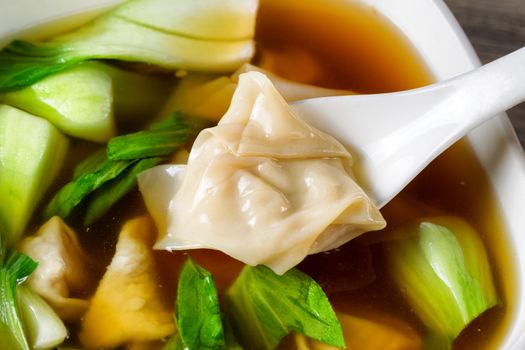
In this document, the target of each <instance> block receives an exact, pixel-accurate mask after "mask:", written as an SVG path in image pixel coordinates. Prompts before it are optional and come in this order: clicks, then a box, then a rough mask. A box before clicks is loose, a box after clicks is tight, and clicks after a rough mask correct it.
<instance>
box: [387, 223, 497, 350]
mask: <svg viewBox="0 0 525 350" xmlns="http://www.w3.org/2000/svg"><path fill="white" fill-rule="evenodd" d="M405 230H408V231H410V232H409V237H408V238H405V239H401V240H396V241H392V242H390V243H387V247H386V256H387V266H388V267H389V270H390V274H391V276H392V277H393V279H394V281H395V282H396V283H397V284H398V285H399V287H400V288H401V290H402V291H403V292H404V294H405V296H406V298H407V300H408V302H409V304H410V305H411V307H412V308H413V309H414V310H415V312H416V314H417V315H418V316H419V318H420V319H421V320H422V321H423V322H424V324H425V325H426V326H427V327H428V329H429V331H430V333H431V336H430V337H431V338H433V340H432V341H433V342H434V344H438V343H440V344H441V346H442V347H444V348H450V347H451V346H452V342H453V340H454V339H455V338H456V337H457V336H458V334H459V333H460V332H461V331H462V330H463V329H464V328H465V327H466V326H467V325H468V324H469V323H470V322H471V321H472V320H474V319H475V318H476V317H478V316H479V315H480V314H481V313H483V312H484V311H486V310H488V309H489V308H491V307H493V306H495V305H497V304H498V303H499V300H498V296H497V294H496V290H495V287H494V283H493V280H492V273H491V271H490V267H489V263H488V258H487V254H486V252H485V249H484V246H483V243H482V242H481V240H480V238H479V235H478V234H477V233H476V232H475V231H474V229H473V228H472V227H471V226H470V225H469V224H468V223H466V222H465V221H464V220H462V219H459V218H452V217H444V218H434V219H432V220H430V221H424V222H418V223H417V224H415V225H411V226H410V227H409V228H406V229H405Z"/></svg>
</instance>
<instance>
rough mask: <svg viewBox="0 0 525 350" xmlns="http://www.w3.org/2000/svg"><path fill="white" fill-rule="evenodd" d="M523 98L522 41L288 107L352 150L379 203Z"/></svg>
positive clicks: (524, 53) (364, 180)
mask: <svg viewBox="0 0 525 350" xmlns="http://www.w3.org/2000/svg"><path fill="white" fill-rule="evenodd" d="M524 100H525V48H523V49H520V50H518V51H516V52H514V53H512V54H510V55H507V56H505V57H503V58H500V59H498V60H496V61H494V62H492V63H489V64H487V65H485V66H483V67H481V68H478V69H475V70H473V71H471V72H468V73H466V74H463V75H460V76H458V77H456V78H453V79H450V80H447V81H443V82H439V83H436V84H432V85H429V86H425V87H422V88H418V89H414V90H407V91H401V92H395V93H386V94H377V95H353V96H335V97H326V98H316V99H309V100H303V101H299V102H296V103H294V104H293V105H292V107H293V109H294V110H295V111H296V112H297V113H298V114H299V115H300V116H301V117H302V118H303V119H305V120H306V121H307V122H309V123H311V124H312V125H313V126H315V127H317V128H319V129H321V130H323V131H325V132H327V133H329V134H331V135H333V136H334V137H336V138H337V139H338V140H339V141H341V142H342V143H343V144H345V145H346V146H348V147H349V148H350V149H351V150H352V151H353V153H354V154H355V155H356V158H357V167H356V174H357V176H358V179H359V180H360V182H361V183H362V184H363V187H364V188H365V189H366V190H367V192H368V194H369V195H370V197H371V198H372V199H373V200H374V202H375V203H376V204H377V205H378V206H380V207H381V206H383V205H384V204H386V203H387V202H388V201H390V199H392V198H393V197H394V196H395V195H396V194H398V193H399V192H400V191H401V190H402V189H403V188H404V187H405V186H406V185H407V184H408V183H409V182H410V181H411V180H412V179H413V178H414V177H415V176H416V175H417V174H419V172H421V170H422V169H423V168H425V167H426V166H427V165H428V164H429V163H430V162H431V161H432V160H433V159H435V158H436V157H437V156H438V155H439V154H441V153H442V152H443V151H444V150H446V149H447V148H448V147H449V146H450V145H452V144H453V143H454V142H456V141H457V140H458V139H460V138H461V137H462V136H464V135H465V134H467V133H468V132H469V131H470V130H472V129H474V128H475V127H476V126H478V125H479V124H481V123H482V122H484V121H486V120H488V119H489V118H491V117H493V116H495V115H497V114H499V113H501V112H504V111H506V110H507V109H509V108H511V107H513V106H515V105H517V104H519V103H520V102H522V101H524Z"/></svg>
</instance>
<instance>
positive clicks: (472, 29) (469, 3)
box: [445, 0, 525, 147]
mask: <svg viewBox="0 0 525 350" xmlns="http://www.w3.org/2000/svg"><path fill="white" fill-rule="evenodd" d="M445 2H446V3H447V5H448V6H449V8H450V9H451V10H452V12H453V13H454V15H455V16H456V18H457V19H458V21H459V23H460V24H461V26H462V27H463V30H464V31H465V33H466V34H467V36H468V37H469V39H470V41H471V42H472V44H473V45H474V48H475V49H476V52H477V53H478V55H479V57H480V58H481V61H482V62H484V63H486V62H490V61H492V60H494V59H496V58H498V57H500V56H503V55H505V54H507V53H510V52H512V51H514V50H517V49H519V48H521V47H524V46H525V0H445ZM508 115H509V117H510V119H511V121H512V124H513V125H514V128H515V129H516V133H517V134H518V137H519V139H520V141H521V144H522V146H524V147H525V103H522V104H521V105H519V106H516V107H514V108H513V109H511V110H510V111H509V112H508Z"/></svg>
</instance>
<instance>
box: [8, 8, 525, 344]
mask: <svg viewBox="0 0 525 350" xmlns="http://www.w3.org/2000/svg"><path fill="white" fill-rule="evenodd" d="M122 1H123V0H83V1H71V0H17V1H16V2H12V1H9V0H0V8H1V9H2V11H1V12H2V13H1V16H0V17H2V19H1V20H0V47H2V46H3V45H5V44H6V43H7V42H8V41H9V40H11V39H13V38H14V35H17V37H19V36H20V35H21V37H22V38H27V34H28V32H27V29H29V28H32V30H34V28H35V26H36V27H38V26H40V25H44V24H46V23H49V22H55V21H59V22H61V24H60V25H61V26H64V25H65V27H68V26H69V27H74V26H75V25H78V24H79V23H78V22H79V21H80V22H81V21H83V20H84V21H85V20H88V19H89V18H91V17H92V16H94V15H95V14H97V13H99V12H100V11H102V10H104V9H107V8H109V7H110V6H112V5H115V4H118V3H120V2H122ZM344 1H346V2H362V3H364V4H368V5H369V6H372V7H373V8H374V9H375V10H377V12H379V13H381V14H382V15H384V16H386V17H387V18H388V19H389V20H390V21H391V22H392V23H393V24H394V25H395V26H397V27H398V28H399V29H400V31H401V32H402V33H403V34H404V35H405V36H406V37H407V38H408V39H409V41H410V42H411V44H412V46H413V47H414V48H415V50H416V51H417V52H418V53H419V54H420V55H421V57H422V58H423V60H424V61H425V62H426V64H427V65H428V67H429V68H430V70H431V72H432V73H433V74H434V76H435V77H436V78H437V80H444V79H448V78H451V77H453V76H456V75H458V74H461V73H463V72H466V71H468V70H471V69H473V68H476V67H478V66H479V65H480V60H479V58H478V56H477V55H476V53H475V51H474V49H473V47H472V45H471V43H470V41H469V40H468V38H467V36H466V35H465V33H464V32H463V30H462V28H461V26H460V25H459V23H458V22H457V20H456V19H455V17H454V16H453V14H452V12H451V11H450V10H449V8H448V7H447V5H446V4H445V3H444V1H443V0H418V1H414V0H344ZM2 3H4V4H5V5H3V6H2ZM407 14H410V15H407ZM66 18H69V19H71V18H72V19H73V20H72V21H68V22H64V21H61V20H63V19H66ZM49 30H50V31H53V30H56V28H51V29H49ZM39 34H40V36H46V35H49V34H50V32H46V31H42V32H40V33H39ZM467 139H468V141H469V143H470V144H471V145H472V148H473V150H474V153H475V154H476V156H477V157H478V159H479V161H480V163H481V165H482V167H483V168H484V170H485V172H486V173H487V175H488V177H489V181H490V184H491V186H492V188H493V192H494V194H495V197H496V199H497V201H498V204H499V207H500V209H501V214H502V216H503V220H504V223H505V225H506V228H507V232H508V233H509V236H510V237H509V240H510V245H511V247H512V248H513V250H512V251H511V255H512V257H511V259H512V260H513V261H514V266H515V269H516V271H515V276H516V277H517V282H516V286H515V288H516V292H515V297H516V299H517V300H516V301H515V304H516V310H514V311H513V312H514V315H513V317H512V320H511V324H510V325H509V331H508V332H507V334H506V336H505V338H504V339H503V343H502V349H521V348H525V303H524V302H523V301H525V289H524V287H523V283H524V281H525V254H522V255H521V256H520V254H518V252H519V251H525V235H521V232H525V215H523V214H522V213H520V210H519V209H520V205H521V206H523V205H524V204H525V203H524V202H525V157H524V154H523V150H522V147H521V145H520V143H519V141H518V138H517V136H516V134H515V132H514V129H513V127H512V125H511V123H510V120H509V119H508V117H507V116H506V114H501V115H500V116H499V117H497V118H493V119H492V120H490V121H488V122H486V123H484V124H482V125H481V126H479V127H478V128H476V129H475V130H474V131H472V132H471V133H469V134H468V135H467ZM496 159H497V161H496Z"/></svg>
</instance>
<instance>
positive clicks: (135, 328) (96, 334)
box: [80, 217, 175, 349]
mask: <svg viewBox="0 0 525 350" xmlns="http://www.w3.org/2000/svg"><path fill="white" fill-rule="evenodd" d="M155 235H156V231H155V227H154V225H153V222H151V220H150V219H149V218H147V217H139V218H135V219H132V220H130V221H128V222H127V223H126V224H125V225H124V227H123V228H122V231H121V232H120V235H119V239H118V242H117V247H116V251H115V255H114V256H113V259H112V260H111V264H110V265H109V266H108V268H107V271H106V273H105V274H104V277H102V280H101V281H100V284H99V286H98V288H97V291H96V292H95V295H94V296H93V299H92V300H91V305H90V307H89V310H88V311H87V313H86V315H85V316H84V318H83V320H82V331H81V332H80V340H81V342H82V344H83V345H84V346H85V347H87V348H90V349H91V348H113V347H116V346H119V345H122V344H125V343H128V342H137V343H142V342H149V341H154V340H158V339H162V338H164V337H167V336H168V335H170V334H171V333H173V332H174V331H175V325H174V322H173V317H172V313H173V310H172V307H171V306H170V305H168V303H167V302H166V300H165V299H164V298H163V295H162V291H161V289H160V287H159V283H158V276H157V274H158V273H157V270H156V265H155V261H154V258H153V254H152V251H151V245H152V244H153V241H154V239H155Z"/></svg>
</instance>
